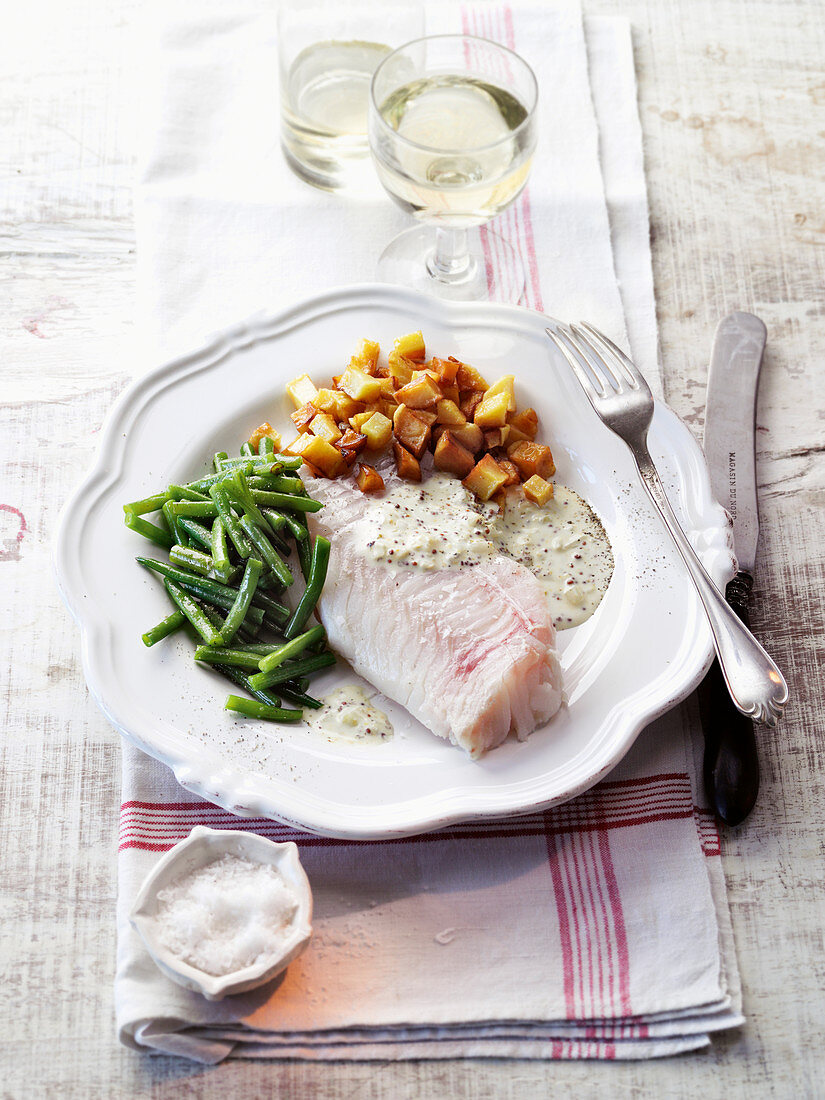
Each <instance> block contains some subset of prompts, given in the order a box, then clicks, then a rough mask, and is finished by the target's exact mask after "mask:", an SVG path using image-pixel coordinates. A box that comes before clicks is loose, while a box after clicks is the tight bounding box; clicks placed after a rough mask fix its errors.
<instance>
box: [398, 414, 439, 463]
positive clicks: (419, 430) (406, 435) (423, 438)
mask: <svg viewBox="0 0 825 1100" xmlns="http://www.w3.org/2000/svg"><path fill="white" fill-rule="evenodd" d="M392 430H393V435H394V436H395V438H396V439H397V440H398V442H399V443H402V444H403V445H404V446H405V447H406V448H407V450H409V451H411V452H412V453H413V455H415V457H416V458H417V459H418V458H421V456H422V455H423V454H424V452H425V451H426V449H427V447H428V446H429V443H430V425H429V424H425V423H424V421H423V420H421V419H420V417H417V416H416V415H415V413H414V412H413V411H412V409H408V408H407V406H406V405H399V406H398V408H397V409H396V410H395V416H394V417H393V418H392Z"/></svg>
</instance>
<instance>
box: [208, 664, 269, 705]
mask: <svg viewBox="0 0 825 1100" xmlns="http://www.w3.org/2000/svg"><path fill="white" fill-rule="evenodd" d="M212 667H213V668H214V669H215V671H216V672H220V673H221V674H222V675H223V676H225V677H226V678H227V680H231V681H232V683H233V684H237V685H238V687H242V688H243V689H244V691H248V692H249V694H250V695H251V696H252V698H253V699H257V700H258V702H259V703H266V705H267V706H268V707H279V706H280V705H281V700H280V699H279V698H278V696H277V695H273V694H272V692H271V691H256V690H255V689H254V688H253V687H250V686H249V677H248V676H247V674H246V673H245V672H244V671H243V669H240V668H236V667H235V666H234V665H213V666H212Z"/></svg>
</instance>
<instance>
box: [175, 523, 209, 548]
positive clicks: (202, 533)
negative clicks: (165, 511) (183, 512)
mask: <svg viewBox="0 0 825 1100" xmlns="http://www.w3.org/2000/svg"><path fill="white" fill-rule="evenodd" d="M178 527H179V529H180V530H182V531H185V532H186V533H187V535H189V537H190V538H191V539H193V540H194V541H195V542H197V543H198V544H199V545H200V546H203V547H204V548H205V549H206V550H210V549H211V545H212V544H211V537H210V534H209V528H208V527H204V525H203V524H202V523H198V521H197V520H196V519H188V518H187V517H186V516H181V517H180V519H179V520H178Z"/></svg>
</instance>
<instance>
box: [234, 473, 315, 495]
mask: <svg viewBox="0 0 825 1100" xmlns="http://www.w3.org/2000/svg"><path fill="white" fill-rule="evenodd" d="M248 482H249V488H250V489H268V490H270V491H272V492H276V493H297V494H298V495H299V496H306V492H307V491H306V488H305V487H304V483H303V481H301V479H300V478H299V477H285V476H284V475H283V474H277V475H273V474H266V475H265V476H263V477H261V476H257V477H256V476H255V475H254V474H253V475H252V477H250V478H249V479H248Z"/></svg>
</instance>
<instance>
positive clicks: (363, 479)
mask: <svg viewBox="0 0 825 1100" xmlns="http://www.w3.org/2000/svg"><path fill="white" fill-rule="evenodd" d="M355 484H356V485H357V486H358V488H359V489H360V490H361V492H362V493H380V492H381V490H382V489H383V488H384V479H383V477H381V475H380V474H379V473H378V471H377V470H376V468H375V467H374V466H368V465H367V464H366V462H362V463H361V465H360V466H359V467H358V473H357V474H356V475H355Z"/></svg>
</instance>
